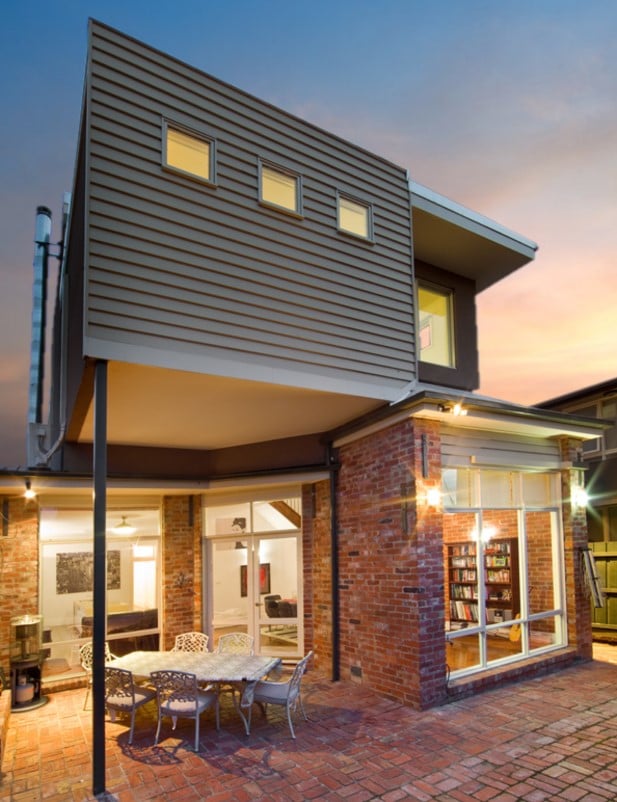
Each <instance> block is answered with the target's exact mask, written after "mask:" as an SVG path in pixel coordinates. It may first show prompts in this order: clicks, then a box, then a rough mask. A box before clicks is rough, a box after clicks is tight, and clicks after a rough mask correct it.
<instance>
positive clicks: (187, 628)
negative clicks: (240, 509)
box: [159, 496, 203, 649]
mask: <svg viewBox="0 0 617 802" xmlns="http://www.w3.org/2000/svg"><path fill="white" fill-rule="evenodd" d="M201 529H202V515H201V504H200V497H199V496H165V497H164V498H163V531H162V538H161V542H162V556H161V581H162V587H163V603H162V607H163V609H162V613H161V621H160V622H159V624H160V625H161V627H162V644H163V648H165V649H170V648H171V647H172V646H173V645H174V640H175V637H176V635H178V634H179V633H181V632H192V631H199V632H201V631H203V622H202V556H201V555H202V547H201Z"/></svg>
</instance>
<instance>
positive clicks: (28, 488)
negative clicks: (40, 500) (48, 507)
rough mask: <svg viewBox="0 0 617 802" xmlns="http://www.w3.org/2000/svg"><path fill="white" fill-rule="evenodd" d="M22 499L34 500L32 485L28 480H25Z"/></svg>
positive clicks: (34, 494)
mask: <svg viewBox="0 0 617 802" xmlns="http://www.w3.org/2000/svg"><path fill="white" fill-rule="evenodd" d="M24 498H25V499H28V501H31V500H32V499H33V498H36V493H35V492H34V490H33V489H32V485H31V484H30V479H26V490H25V491H24Z"/></svg>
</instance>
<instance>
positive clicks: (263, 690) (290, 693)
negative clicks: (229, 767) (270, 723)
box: [240, 651, 313, 738]
mask: <svg viewBox="0 0 617 802" xmlns="http://www.w3.org/2000/svg"><path fill="white" fill-rule="evenodd" d="M312 656H313V652H312V651H311V652H309V653H308V654H307V655H306V656H305V657H303V658H302V660H300V662H299V663H298V664H297V665H296V667H295V668H294V672H293V674H292V675H291V677H290V679H289V680H287V681H286V682H272V681H271V680H261V681H260V682H257V683H256V684H255V686H254V688H251V686H250V685H249V686H247V687H246V689H245V693H244V695H243V697H242V699H241V700H240V705H241V706H242V707H243V708H248V713H247V721H248V726H247V734H248V733H249V732H250V728H251V709H252V704H253V703H254V702H257V703H258V704H259V705H260V706H261V707H262V710H263V711H264V715H266V705H281V706H283V707H285V712H286V713H287V723H288V724H289V731H290V732H291V737H292V738H295V737H296V734H295V732H294V728H293V723H292V720H291V714H292V713H293V712H294V711H295V709H296V707H297V706H298V705H300V710H301V711H302V715H303V716H304V720H305V721H308V718H307V715H306V713H305V712H304V706H303V705H302V697H301V694H300V685H301V683H302V677H303V676H304V672H305V671H306V667H307V664H308V662H309V660H310V659H311V657H312Z"/></svg>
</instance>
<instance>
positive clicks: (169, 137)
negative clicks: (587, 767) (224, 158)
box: [165, 126, 212, 181]
mask: <svg viewBox="0 0 617 802" xmlns="http://www.w3.org/2000/svg"><path fill="white" fill-rule="evenodd" d="M211 149H212V143H211V142H210V141H209V140H207V139H201V138H199V137H198V136H194V135H192V134H189V133H186V132H185V131H180V130H179V129H177V128H172V127H171V126H167V129H166V138H165V164H166V165H167V166H168V167H173V168H175V169H176V170H182V172H184V173H190V174H191V175H195V176H197V177H198V178H202V179H203V180H205V181H211V180H212V178H211V160H212V153H211Z"/></svg>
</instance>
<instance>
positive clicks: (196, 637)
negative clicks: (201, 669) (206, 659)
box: [172, 632, 208, 652]
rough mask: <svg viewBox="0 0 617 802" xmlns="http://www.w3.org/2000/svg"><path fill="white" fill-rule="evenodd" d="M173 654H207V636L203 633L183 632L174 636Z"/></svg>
mask: <svg viewBox="0 0 617 802" xmlns="http://www.w3.org/2000/svg"><path fill="white" fill-rule="evenodd" d="M172 651H174V652H207V651H208V636H207V635H205V634H204V633H203V632H183V633H182V634H181V635H176V642H175V643H174V648H173V649H172Z"/></svg>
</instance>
